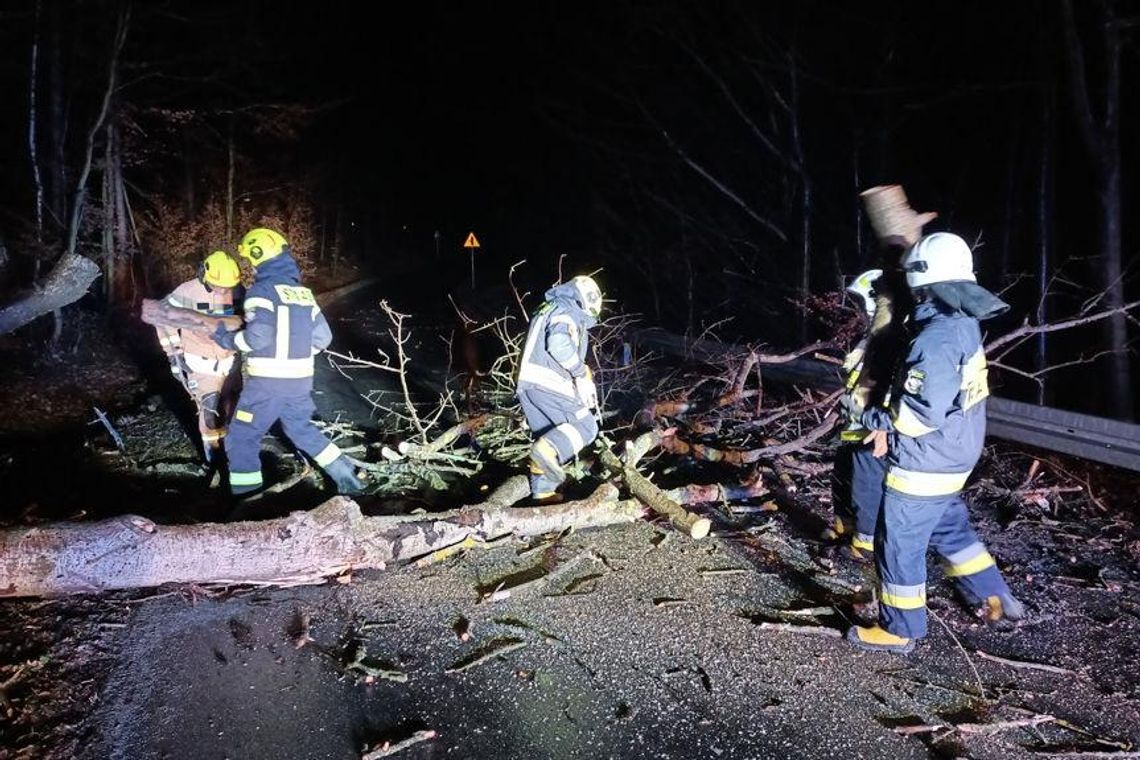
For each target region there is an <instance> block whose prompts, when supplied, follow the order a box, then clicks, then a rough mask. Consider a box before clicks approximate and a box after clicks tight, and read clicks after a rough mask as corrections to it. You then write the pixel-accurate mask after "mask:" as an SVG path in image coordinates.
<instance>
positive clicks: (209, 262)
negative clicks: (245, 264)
mask: <svg viewBox="0 0 1140 760" xmlns="http://www.w3.org/2000/svg"><path fill="white" fill-rule="evenodd" d="M198 277H199V278H200V279H201V280H202V282H204V283H206V284H207V285H213V286H214V287H215V288H233V287H236V286H237V284H238V283H239V282H241V267H239V266H238V263H237V262H236V261H234V260H233V258H232V257H231V256H230V255H229V254H228V253H226V252H225V251H214V252H213V253H211V254H210V255H209V256H207V257H206V260H205V261H203V262H202V269H201V271H200V272H199V274H198Z"/></svg>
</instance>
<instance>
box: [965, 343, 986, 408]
mask: <svg viewBox="0 0 1140 760" xmlns="http://www.w3.org/2000/svg"><path fill="white" fill-rule="evenodd" d="M961 391H962V409H969V408H970V407H973V406H976V405H977V404H978V403H979V402H981V401H983V400H984V399H985V398H986V397H987V396H989V395H990V383H989V369H988V368H987V366H986V353H985V351H983V350H982V349H980V348H979V349H978V350H977V351H975V352H974V355H973V356H971V357H970V359H969V360H968V361H967V362H966V364H965V365H963V367H962V388H961Z"/></svg>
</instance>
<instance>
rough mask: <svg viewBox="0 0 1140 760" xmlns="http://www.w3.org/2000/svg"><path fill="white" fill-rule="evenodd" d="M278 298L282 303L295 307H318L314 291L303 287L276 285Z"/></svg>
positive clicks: (274, 287)
mask: <svg viewBox="0 0 1140 760" xmlns="http://www.w3.org/2000/svg"><path fill="white" fill-rule="evenodd" d="M273 289H274V290H276V291H277V297H278V298H279V299H281V303H287V304H292V305H295V306H316V305H317V299H315V298H313V291H311V290H309V289H308V288H306V287H304V286H302V285H274V286H273Z"/></svg>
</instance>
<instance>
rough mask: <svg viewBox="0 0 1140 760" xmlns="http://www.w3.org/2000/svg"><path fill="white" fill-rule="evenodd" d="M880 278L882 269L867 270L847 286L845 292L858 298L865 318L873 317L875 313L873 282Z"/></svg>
mask: <svg viewBox="0 0 1140 760" xmlns="http://www.w3.org/2000/svg"><path fill="white" fill-rule="evenodd" d="M882 276H883V270H882V269H868V270H867V271H866V272H864V273H863V274H861V275H859V276H858V277H856V278H855V279H854V281H852V283H851V284H850V285H848V286H847V292H848V293H850V294H851V295H853V296H857V297H858V298H859V300H860V302H861V303H862V305H863V310H864V311H866V312H867V316H873V315H874V313H875V280H877V279H879V278H880V277H882Z"/></svg>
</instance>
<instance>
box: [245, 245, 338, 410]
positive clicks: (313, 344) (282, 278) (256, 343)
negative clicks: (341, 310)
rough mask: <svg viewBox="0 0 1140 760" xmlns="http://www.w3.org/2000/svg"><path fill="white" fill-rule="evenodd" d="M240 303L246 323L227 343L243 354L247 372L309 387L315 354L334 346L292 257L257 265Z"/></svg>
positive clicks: (326, 325)
mask: <svg viewBox="0 0 1140 760" xmlns="http://www.w3.org/2000/svg"><path fill="white" fill-rule="evenodd" d="M243 305H244V308H245V325H244V327H242V329H241V330H240V331H238V332H237V333H234V334H233V336H232V338H231V340H232V342H233V344H234V346H235V347H236V348H237V349H238V350H240V351H241V352H242V354H243V355H244V358H245V371H246V373H247V374H248V375H249V376H250V377H251V378H252V377H259V378H274V379H280V380H300V381H302V383H301V384H300V385H304V386H305V387H306V388H311V387H312V377H313V356H314V355H315V354H317V353H318V352H319V351H323V350H324V349H325V348H327V347H328V345H329V343H331V342H332V332H331V330H330V329H329V325H328V322H327V321H326V320H325V317H324V315H323V314H322V313H321V309H320V307H319V306H318V305H317V301H316V299H315V298H313V292H312V291H311V290H309V289H308V288H306V287H304V286H303V285H301V273H300V270H299V269H298V268H297V264H296V262H294V261H293V258H292V257H291V256H289V255H287V254H285V255H281V256H278V257H276V258H273V259H270V260H269V261H266V262H265V263H264V264H261V265H260V266H258V267H257V270H256V275H255V279H254V283H253V285H252V286H251V287H250V289H249V292H248V293H247V294H246V298H245V301H244V304H243Z"/></svg>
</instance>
